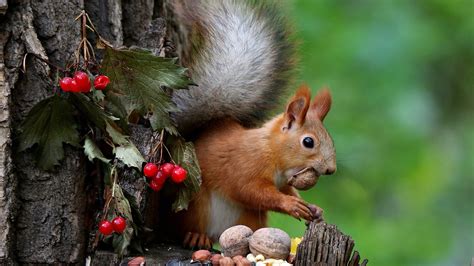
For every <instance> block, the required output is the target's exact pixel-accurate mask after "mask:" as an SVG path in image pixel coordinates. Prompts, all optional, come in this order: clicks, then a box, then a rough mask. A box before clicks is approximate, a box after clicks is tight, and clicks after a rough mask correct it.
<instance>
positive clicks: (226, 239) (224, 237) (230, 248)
mask: <svg viewBox="0 0 474 266" xmlns="http://www.w3.org/2000/svg"><path fill="white" fill-rule="evenodd" d="M252 234H253V231H252V229H250V228H248V227H247V226H245V225H236V226H232V227H230V228H228V229H227V230H225V231H224V232H223V233H222V234H221V236H220V238H219V244H220V245H221V249H222V253H224V256H226V257H235V256H237V255H241V256H246V255H247V254H248V253H249V237H250V236H251V235H252Z"/></svg>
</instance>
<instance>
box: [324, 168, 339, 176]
mask: <svg viewBox="0 0 474 266" xmlns="http://www.w3.org/2000/svg"><path fill="white" fill-rule="evenodd" d="M334 172H336V167H334V166H328V168H327V169H326V173H325V175H332V174H334Z"/></svg>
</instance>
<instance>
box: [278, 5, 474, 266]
mask: <svg viewBox="0 0 474 266" xmlns="http://www.w3.org/2000/svg"><path fill="white" fill-rule="evenodd" d="M285 5H286V6H287V7H288V10H289V11H288V13H289V16H290V18H291V19H292V20H293V21H294V24H295V30H296V32H297V33H296V35H297V38H298V39H299V40H300V41H301V47H300V53H299V54H300V58H301V64H300V66H301V71H300V75H299V80H300V81H302V82H306V83H307V84H309V85H310V86H311V87H312V89H313V92H315V91H316V90H317V89H318V88H319V87H322V86H328V87H330V89H331V92H332V93H333V106H332V110H331V112H330V113H329V115H328V117H327V118H326V121H325V124H326V126H327V128H328V130H329V131H330V133H331V135H332V136H333V138H334V142H335V146H336V150H337V156H338V171H337V173H336V174H335V175H333V176H323V177H322V178H321V179H320V181H319V183H318V184H317V186H316V187H315V188H313V189H311V190H310V191H307V192H303V193H302V195H303V197H304V198H305V199H306V200H308V201H309V202H311V203H315V204H317V205H319V206H321V207H322V208H323V209H324V210H325V214H324V216H325V219H326V221H327V222H329V223H332V224H336V225H338V227H339V228H340V229H341V230H342V231H343V232H345V233H346V234H350V235H351V236H352V237H353V238H354V239H355V241H356V249H357V250H359V251H360V252H361V254H362V256H363V257H364V258H368V259H369V265H386V266H387V265H468V264H469V263H470V261H471V258H472V256H474V247H473V246H474V244H473V241H474V240H473V237H474V214H473V213H474V208H473V204H474V167H473V165H474V123H473V122H474V119H473V117H474V1H472V0H425V1H408V0H400V1H394V0H384V1H376V0H360V1H342V0H341V1H332V0H317V1H316V0H298V1H291V2H285ZM270 225H271V226H276V227H280V228H282V229H284V230H286V231H287V232H288V233H289V234H290V235H291V236H293V237H294V236H301V235H302V234H303V232H304V229H305V226H304V223H303V222H299V221H297V220H295V219H293V218H291V217H287V216H284V215H280V214H272V215H271V217H270Z"/></svg>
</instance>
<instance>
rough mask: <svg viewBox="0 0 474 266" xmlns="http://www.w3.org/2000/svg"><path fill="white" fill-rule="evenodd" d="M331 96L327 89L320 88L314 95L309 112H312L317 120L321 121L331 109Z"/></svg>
mask: <svg viewBox="0 0 474 266" xmlns="http://www.w3.org/2000/svg"><path fill="white" fill-rule="evenodd" d="M331 103H332V97H331V92H329V89H327V88H322V89H320V90H319V91H318V93H317V94H316V96H314V99H313V103H312V104H311V112H314V113H315V115H316V116H317V117H318V118H319V120H321V121H323V120H324V118H325V117H326V115H327V114H328V112H329V109H331Z"/></svg>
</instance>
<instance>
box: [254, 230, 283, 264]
mask: <svg viewBox="0 0 474 266" xmlns="http://www.w3.org/2000/svg"><path fill="white" fill-rule="evenodd" d="M290 247H291V239H290V236H289V235H288V234H287V233H285V232H284V231H282V230H280V229H278V228H261V229H259V230H257V231H255V233H254V234H253V235H252V236H251V237H250V240H249V248H250V251H251V252H252V254H254V255H258V254H262V255H263V256H264V257H265V258H272V259H283V260H284V259H286V258H287V257H288V255H289V254H290Z"/></svg>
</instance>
